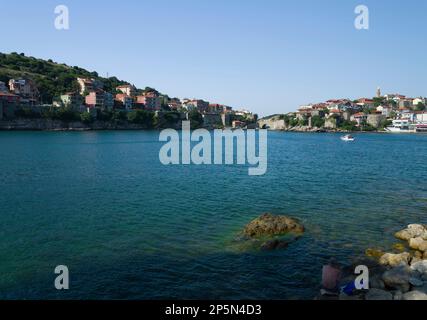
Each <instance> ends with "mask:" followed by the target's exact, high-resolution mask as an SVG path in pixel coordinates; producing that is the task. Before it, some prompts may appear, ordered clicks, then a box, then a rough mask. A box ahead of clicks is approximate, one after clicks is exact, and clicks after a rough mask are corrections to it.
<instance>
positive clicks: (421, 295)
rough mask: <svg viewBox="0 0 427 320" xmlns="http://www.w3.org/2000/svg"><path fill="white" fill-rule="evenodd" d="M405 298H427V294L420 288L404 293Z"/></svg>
mask: <svg viewBox="0 0 427 320" xmlns="http://www.w3.org/2000/svg"><path fill="white" fill-rule="evenodd" d="M403 300H427V294H425V293H424V292H421V291H418V290H414V291H410V292H407V293H405V294H404V295H403Z"/></svg>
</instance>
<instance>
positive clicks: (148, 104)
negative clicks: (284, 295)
mask: <svg viewBox="0 0 427 320" xmlns="http://www.w3.org/2000/svg"><path fill="white" fill-rule="evenodd" d="M136 104H137V106H139V107H140V108H144V109H146V110H151V111H158V110H161V106H162V104H161V100H160V98H159V96H158V95H157V94H156V93H154V92H148V93H145V94H144V95H142V96H137V97H136Z"/></svg>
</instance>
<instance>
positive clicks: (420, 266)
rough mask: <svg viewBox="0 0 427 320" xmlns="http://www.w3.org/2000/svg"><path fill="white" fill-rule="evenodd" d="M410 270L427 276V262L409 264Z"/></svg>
mask: <svg viewBox="0 0 427 320" xmlns="http://www.w3.org/2000/svg"><path fill="white" fill-rule="evenodd" d="M411 269H412V270H414V271H417V272H419V273H421V274H423V275H424V274H427V260H421V261H418V262H415V263H413V264H411Z"/></svg>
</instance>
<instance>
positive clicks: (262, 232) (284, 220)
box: [243, 213, 304, 238]
mask: <svg viewBox="0 0 427 320" xmlns="http://www.w3.org/2000/svg"><path fill="white" fill-rule="evenodd" d="M288 232H294V233H303V232H304V226H303V225H302V224H301V222H299V221H298V220H296V219H293V218H289V217H286V216H276V215H272V214H270V213H266V214H263V215H262V216H260V217H259V218H256V219H255V220H253V221H252V222H250V223H249V224H248V225H247V226H246V227H245V229H244V230H243V234H244V235H245V236H247V237H249V238H253V237H262V236H278V235H283V234H285V233H288Z"/></svg>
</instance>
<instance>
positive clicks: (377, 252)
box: [365, 248, 385, 259]
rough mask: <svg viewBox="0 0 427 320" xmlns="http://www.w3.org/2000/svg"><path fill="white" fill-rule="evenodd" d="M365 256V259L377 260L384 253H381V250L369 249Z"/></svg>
mask: <svg viewBox="0 0 427 320" xmlns="http://www.w3.org/2000/svg"><path fill="white" fill-rule="evenodd" d="M365 254H366V256H367V257H371V258H377V259H378V258H381V257H382V256H383V255H384V254H385V252H384V251H382V250H380V249H372V248H369V249H367V250H366V251H365Z"/></svg>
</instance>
